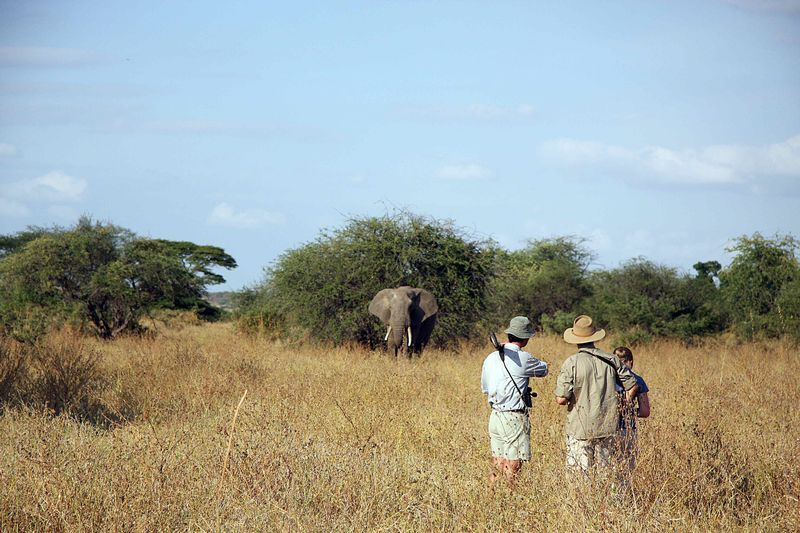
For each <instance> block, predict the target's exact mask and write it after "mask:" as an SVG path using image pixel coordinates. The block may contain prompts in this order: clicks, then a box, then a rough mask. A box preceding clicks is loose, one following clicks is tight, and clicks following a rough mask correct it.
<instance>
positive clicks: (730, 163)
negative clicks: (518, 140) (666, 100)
mask: <svg viewBox="0 0 800 533" xmlns="http://www.w3.org/2000/svg"><path fill="white" fill-rule="evenodd" d="M539 152H540V154H541V155H542V156H543V157H545V158H546V159H549V160H551V161H554V162H556V163H558V164H562V165H566V166H572V167H579V168H587V169H592V170H599V171H603V172H604V173H606V174H608V173H612V174H614V175H617V176H619V177H623V178H625V179H635V180H641V181H645V182H648V181H649V182H656V183H664V184H688V185H725V184H737V183H738V184H741V183H747V184H755V182H757V181H758V180H761V179H763V178H769V177H789V178H800V135H797V136H794V137H791V138H789V139H787V140H785V141H783V142H779V143H775V144H770V145H765V146H746V145H715V146H708V147H705V148H702V149H698V150H674V149H671V148H665V147H661V146H646V147H642V148H636V149H633V148H627V147H623V146H615V145H609V144H603V143H598V142H592V141H576V140H572V139H558V140H554V141H549V142H546V143H544V144H542V145H541V146H540V149H539Z"/></svg>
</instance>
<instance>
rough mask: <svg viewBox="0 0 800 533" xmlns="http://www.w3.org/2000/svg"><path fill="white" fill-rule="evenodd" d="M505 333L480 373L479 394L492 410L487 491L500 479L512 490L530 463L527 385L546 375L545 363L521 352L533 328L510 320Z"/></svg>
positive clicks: (520, 319) (524, 321) (517, 319)
mask: <svg viewBox="0 0 800 533" xmlns="http://www.w3.org/2000/svg"><path fill="white" fill-rule="evenodd" d="M505 332H506V334H507V335H508V342H507V343H505V344H503V345H501V346H498V348H499V349H498V350H496V351H494V352H492V353H490V354H489V355H488V357H486V360H485V361H484V362H483V369H482V372H481V390H482V391H483V393H484V394H486V395H487V397H488V400H489V406H490V407H491V408H492V413H491V415H489V440H490V444H491V449H492V468H491V470H490V472H489V488H490V489H492V488H494V484H495V482H496V481H497V478H498V477H499V476H501V475H502V476H504V477H505V479H506V480H507V481H508V483H509V484H510V485H511V486H513V485H514V482H515V481H516V479H517V476H518V475H519V472H520V470H521V469H522V462H523V461H530V459H531V422H530V419H529V418H528V412H529V411H530V408H531V406H532V398H531V396H532V394H531V390H530V388H529V386H528V383H529V380H530V378H532V377H537V378H541V377H544V376H546V375H547V372H548V367H547V363H546V362H544V361H542V360H540V359H537V358H536V357H534V356H533V355H531V354H529V353H528V352H526V351H524V350H523V348H524V347H525V346H526V345H527V344H528V340H529V339H530V338H531V337H533V335H534V331H533V324H531V321H530V320H528V318H527V317H524V316H515V317H514V318H512V319H511V322H510V324H509V326H508V329H506V331H505ZM492 338H493V339H494V337H492Z"/></svg>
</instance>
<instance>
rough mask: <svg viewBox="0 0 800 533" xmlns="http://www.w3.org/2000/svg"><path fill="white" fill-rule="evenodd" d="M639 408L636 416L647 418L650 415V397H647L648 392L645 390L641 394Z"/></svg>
mask: <svg viewBox="0 0 800 533" xmlns="http://www.w3.org/2000/svg"><path fill="white" fill-rule="evenodd" d="M638 399H639V410H638V411H637V413H636V416H638V417H639V418H647V417H648V416H650V398H648V397H647V393H646V392H643V393H641V394H640V395H639V398H638Z"/></svg>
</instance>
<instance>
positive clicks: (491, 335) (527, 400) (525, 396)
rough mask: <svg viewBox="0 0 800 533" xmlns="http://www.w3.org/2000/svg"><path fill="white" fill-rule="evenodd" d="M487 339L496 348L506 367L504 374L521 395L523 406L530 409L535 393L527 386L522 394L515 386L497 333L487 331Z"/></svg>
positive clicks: (515, 383)
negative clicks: (525, 391) (525, 392)
mask: <svg viewBox="0 0 800 533" xmlns="http://www.w3.org/2000/svg"><path fill="white" fill-rule="evenodd" d="M489 341H490V342H491V343H492V346H494V349H495V350H497V353H498V355H500V361H501V362H502V363H503V368H505V369H506V374H508V377H509V379H511V384H512V385H514V388H515V389H517V392H518V393H519V395H520V396H521V397H522V403H523V404H524V405H525V408H526V409H530V408H531V406H532V405H533V404H532V401H531V398H536V396H537V394H536V393H535V392H534V391H533V390H532V389H531V388H530V387H528V388H527V389H528V390H527V393H528V394H524V393H523V392H522V390H521V389H520V388H519V387H518V386H517V382H516V381H514V377H513V376H512V375H511V372H510V371H509V370H508V367H507V366H506V354H505V348H503V345H502V344H500V342H499V341H498V340H497V335H495V334H494V333H489Z"/></svg>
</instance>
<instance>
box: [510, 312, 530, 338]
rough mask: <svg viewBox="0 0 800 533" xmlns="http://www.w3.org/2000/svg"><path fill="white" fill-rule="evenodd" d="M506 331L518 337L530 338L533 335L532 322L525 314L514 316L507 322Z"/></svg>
mask: <svg viewBox="0 0 800 533" xmlns="http://www.w3.org/2000/svg"><path fill="white" fill-rule="evenodd" d="M506 333H508V334H509V335H514V336H515V337H517V338H518V339H530V338H531V337H533V334H534V332H533V324H531V321H530V320H528V317H526V316H515V317H514V318H512V319H511V322H510V323H509V324H508V329H507V330H506Z"/></svg>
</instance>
